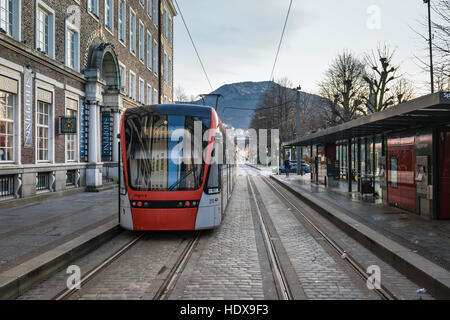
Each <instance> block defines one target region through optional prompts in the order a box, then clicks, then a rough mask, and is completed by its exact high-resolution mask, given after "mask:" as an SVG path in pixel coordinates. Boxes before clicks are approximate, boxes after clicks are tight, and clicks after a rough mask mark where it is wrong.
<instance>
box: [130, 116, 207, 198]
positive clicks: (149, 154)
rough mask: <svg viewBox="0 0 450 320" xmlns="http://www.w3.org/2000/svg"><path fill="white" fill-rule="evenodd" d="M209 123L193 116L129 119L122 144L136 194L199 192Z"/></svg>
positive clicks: (135, 117)
mask: <svg viewBox="0 0 450 320" xmlns="http://www.w3.org/2000/svg"><path fill="white" fill-rule="evenodd" d="M209 124H210V120H209V119H206V118H200V117H196V116H184V115H162V114H148V115H144V116H142V114H131V115H130V116H128V117H127V118H126V119H125V143H126V159H127V171H128V183H129V185H130V187H131V188H132V189H133V190H136V191H192V190H197V189H199V188H200V187H201V186H202V183H203V170H204V159H203V150H204V148H205V147H206V146H207V142H203V141H202V137H203V134H204V132H205V131H206V130H208V129H209ZM194 128H195V133H196V135H195V136H194ZM194 141H198V143H197V144H195V143H194Z"/></svg>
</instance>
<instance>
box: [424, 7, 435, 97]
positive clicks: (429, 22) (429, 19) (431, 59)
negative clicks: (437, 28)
mask: <svg viewBox="0 0 450 320" xmlns="http://www.w3.org/2000/svg"><path fill="white" fill-rule="evenodd" d="M423 3H426V4H427V5H428V36H429V40H428V41H429V43H430V78H431V93H434V75H433V39H432V38H431V0H423Z"/></svg>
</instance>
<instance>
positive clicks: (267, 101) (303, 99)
mask: <svg viewBox="0 0 450 320" xmlns="http://www.w3.org/2000/svg"><path fill="white" fill-rule="evenodd" d="M292 87H293V84H292V82H291V81H290V80H289V79H287V78H282V79H280V80H278V81H277V83H275V82H273V83H271V84H270V85H269V86H268V88H267V90H266V92H265V93H264V95H263V97H262V98H261V101H260V102H259V104H258V106H257V108H256V109H255V112H254V114H253V117H252V121H251V124H250V127H251V128H254V129H279V130H280V140H281V141H289V140H293V139H295V138H297V117H296V116H297V115H296V112H297V108H296V107H297V92H296V90H294V89H292ZM327 104H328V101H327V100H326V99H323V98H321V97H318V96H315V95H313V94H310V93H305V92H300V119H301V120H300V121H301V124H300V129H301V130H300V131H301V132H300V135H301V136H304V135H306V134H308V133H310V132H312V131H316V130H318V129H320V128H324V127H325V126H326V122H325V119H324V117H323V114H324V110H325V109H326V105H327Z"/></svg>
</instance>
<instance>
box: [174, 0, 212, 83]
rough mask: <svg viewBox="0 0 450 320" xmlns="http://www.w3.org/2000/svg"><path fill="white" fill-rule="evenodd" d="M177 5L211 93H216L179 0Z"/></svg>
mask: <svg viewBox="0 0 450 320" xmlns="http://www.w3.org/2000/svg"><path fill="white" fill-rule="evenodd" d="M175 5H176V6H177V9H178V12H179V13H180V16H181V20H182V21H183V24H184V27H185V28H186V31H187V33H188V35H189V39H191V43H192V46H193V47H194V50H195V53H196V54H197V58H198V61H199V62H200V65H201V67H202V69H203V73H204V74H205V77H206V80H207V81H208V84H209V87H210V88H211V91H214V88H213V86H212V84H211V80H210V79H209V77H208V73H207V72H206V68H205V66H204V64H203V61H202V58H201V57H200V54H199V52H198V50H197V47H196V45H195V43H194V39H192V35H191V32H190V31H189V28H188V26H187V23H186V20H185V19H184V16H183V12H182V11H181V8H180V6H179V5H178V1H177V0H175Z"/></svg>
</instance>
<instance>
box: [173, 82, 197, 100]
mask: <svg viewBox="0 0 450 320" xmlns="http://www.w3.org/2000/svg"><path fill="white" fill-rule="evenodd" d="M174 93H175V101H177V102H190V101H193V100H189V98H188V96H187V94H186V92H185V91H184V89H183V87H181V86H180V85H178V86H177V87H176V88H175V92H174Z"/></svg>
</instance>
